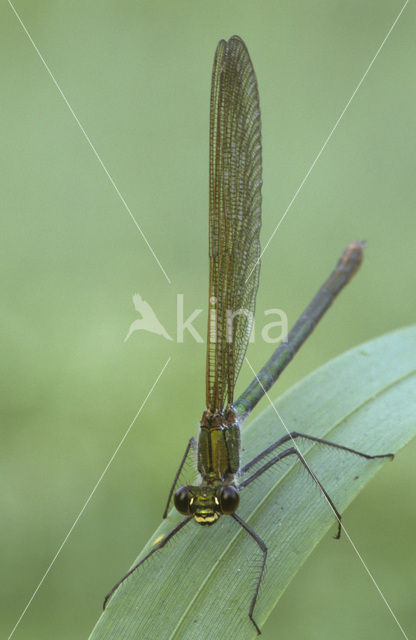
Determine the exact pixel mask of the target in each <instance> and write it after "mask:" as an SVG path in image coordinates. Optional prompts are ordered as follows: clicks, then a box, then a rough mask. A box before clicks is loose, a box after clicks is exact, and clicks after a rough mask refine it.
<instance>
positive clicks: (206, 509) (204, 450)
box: [104, 36, 393, 633]
mask: <svg viewBox="0 0 416 640" xmlns="http://www.w3.org/2000/svg"><path fill="white" fill-rule="evenodd" d="M209 140H210V143H209V302H210V313H209V318H208V338H207V358H206V408H205V410H204V412H203V414H202V419H201V422H200V430H199V438H198V443H197V442H196V440H195V439H194V438H191V439H190V440H189V442H188V445H187V447H186V449H185V453H184V456H183V458H182V461H181V463H180V465H179V469H178V471H177V473H176V475H175V478H174V481H173V484H172V487H171V489H170V492H169V496H168V501H167V504H166V508H165V511H164V514H163V517H164V518H166V516H167V513H168V510H169V508H170V505H171V502H172V498H173V502H174V505H175V507H176V509H177V510H178V511H179V512H180V513H181V514H183V515H184V516H185V518H183V519H182V520H181V521H180V522H179V524H177V525H176V526H175V527H174V528H173V529H172V530H171V531H170V532H169V533H168V534H167V535H165V536H164V537H163V538H162V539H161V540H160V541H159V542H158V543H157V544H156V545H155V546H154V547H153V549H152V550H151V551H150V552H149V553H148V554H147V555H146V556H145V557H144V558H143V559H142V560H141V561H140V562H138V563H137V564H136V565H135V566H133V567H132V569H130V571H129V572H128V573H126V575H125V576H123V578H121V580H119V581H118V582H117V584H116V585H115V586H114V587H113V588H112V589H111V591H110V592H109V593H108V595H107V596H106V598H105V601H104V607H105V605H106V603H107V601H108V599H109V598H110V597H111V595H112V594H113V593H114V591H116V589H117V588H118V587H119V586H120V584H121V583H122V582H123V581H124V580H125V579H126V578H127V577H128V576H130V575H131V574H132V573H133V572H134V571H136V569H137V568H138V567H139V566H141V565H142V564H143V563H144V562H146V560H147V559H148V558H150V556H152V555H153V554H154V553H156V552H157V551H158V550H159V549H161V548H162V547H164V546H165V545H166V543H167V542H168V541H169V540H171V539H172V537H173V536H174V535H175V534H176V533H178V531H180V530H181V529H182V528H183V527H184V526H185V525H187V524H188V523H189V522H191V520H194V521H195V522H196V523H198V524H201V525H213V524H214V523H215V522H216V521H217V520H218V519H219V518H220V517H221V516H222V515H228V516H231V517H232V518H234V520H235V521H236V522H237V523H238V524H239V525H240V526H241V527H242V528H243V529H244V530H245V531H246V532H247V533H248V535H250V536H251V537H252V538H253V540H254V541H255V543H256V544H257V545H258V547H259V548H260V550H261V553H262V563H261V566H260V569H259V573H258V577H257V583H256V587H255V589H254V593H253V596H252V600H251V604H250V608H249V611H248V615H249V618H250V620H251V622H252V623H253V624H254V626H255V628H256V629H257V632H258V633H260V629H259V627H258V625H257V623H256V621H255V619H254V608H255V605H256V601H257V597H258V593H259V588H260V584H261V581H262V577H263V573H264V569H265V566H266V558H267V545H266V543H265V542H264V541H263V540H262V539H261V538H260V537H259V536H258V534H257V533H256V532H255V531H253V529H252V528H251V527H250V526H249V525H248V524H247V523H246V522H245V521H244V520H242V519H241V518H240V516H239V515H238V514H237V513H236V512H237V509H238V505H239V502H240V493H241V491H242V490H244V489H245V488H246V487H247V486H249V485H250V484H251V483H252V482H253V481H254V480H256V478H258V477H259V476H261V475H262V474H263V473H264V472H265V471H267V470H268V469H270V468H271V467H272V466H273V465H275V464H278V463H279V462H280V461H281V460H283V459H284V458H287V457H288V456H295V457H297V458H298V459H299V461H300V462H301V464H303V465H304V467H305V469H306V470H307V472H308V473H309V475H310V477H311V480H312V481H313V482H315V483H316V485H317V486H318V487H319V489H320V491H321V492H322V493H323V495H324V496H325V498H326V499H327V501H328V502H329V504H330V506H331V507H332V509H333V512H334V514H335V516H336V518H337V520H338V530H337V535H336V537H337V538H339V536H340V533H341V515H340V513H339V512H338V510H337V508H336V506H335V504H334V503H333V501H332V500H331V498H330V496H329V495H328V493H327V492H326V490H325V488H324V487H323V486H322V485H321V483H320V482H319V480H318V478H317V477H316V476H315V474H314V473H313V471H312V470H311V469H310V468H309V466H308V465H307V463H306V461H305V459H304V458H303V456H302V455H301V453H300V452H299V449H298V448H297V446H296V442H295V441H296V438H305V439H306V440H309V441H312V442H315V443H320V444H321V445H325V446H328V447H334V448H336V449H341V450H344V451H348V452H350V453H353V454H356V455H357V456H362V457H364V458H367V459H372V458H392V457H393V454H382V455H368V454H366V453H363V452H361V451H356V450H355V449H351V448H349V447H346V446H343V445H341V444H336V443H334V442H329V441H327V440H323V439H321V438H316V437H313V436H311V435H307V434H302V433H298V432H292V433H287V434H286V435H285V436H283V437H282V438H280V439H279V440H277V441H276V442H274V443H272V444H271V445H270V446H269V447H267V448H266V449H265V450H264V451H262V452H261V453H259V454H258V455H257V456H256V457H255V458H253V460H251V461H250V462H248V463H247V464H245V465H244V466H241V465H240V455H241V440H240V424H241V422H242V420H243V419H244V418H245V417H246V416H247V415H248V414H249V413H250V412H251V411H252V409H253V408H254V407H255V405H256V404H257V402H258V401H259V400H260V398H261V397H262V396H263V395H264V394H265V392H266V391H267V390H268V389H270V387H271V386H272V385H273V383H274V382H275V381H276V380H277V378H278V377H279V375H280V374H281V373H282V371H283V370H284V369H285V367H286V366H287V364H288V363H289V362H290V360H291V359H292V358H293V356H294V355H295V353H296V352H297V351H298V349H299V348H300V347H301V345H302V344H303V342H304V341H305V340H306V338H307V337H308V336H309V334H310V333H311V331H312V330H313V329H314V327H315V325H316V324H317V322H318V321H319V320H320V318H321V317H322V316H323V314H324V313H325V311H326V310H327V309H328V307H329V306H330V305H331V303H332V301H333V300H334V298H335V297H336V295H337V294H338V293H339V292H340V291H341V289H342V288H343V287H344V285H346V284H347V283H348V282H349V280H350V279H351V277H352V276H353V275H354V273H355V272H356V270H357V269H358V267H359V266H360V263H361V260H362V256H363V243H361V242H353V243H352V244H350V245H349V246H348V247H347V248H346V249H345V251H344V253H343V255H342V256H341V258H340V260H339V262H338V264H337V266H336V267H335V269H334V271H333V272H332V273H331V275H330V276H329V278H328V280H327V281H326V282H325V283H324V285H323V286H322V287H321V288H320V290H319V291H318V293H317V294H316V296H315V297H314V299H313V300H312V302H311V303H310V304H309V306H308V307H307V308H306V309H305V311H304V312H303V314H302V315H301V316H300V318H299V320H298V321H297V322H296V324H295V325H294V327H293V329H292V330H291V331H290V333H289V334H288V336H287V339H286V340H285V341H284V342H282V343H281V344H280V346H279V347H278V348H277V349H276V351H275V352H274V353H273V354H272V356H271V358H270V359H269V361H268V362H267V363H266V364H265V366H264V367H263V369H262V370H261V371H260V373H259V374H258V376H256V378H255V379H254V380H253V382H252V383H251V384H250V386H249V387H248V388H247V389H246V391H245V392H244V393H243V394H242V395H241V396H240V397H239V398H238V399H237V400H236V401H234V387H235V383H236V380H237V377H238V374H239V372H240V369H241V365H242V363H243V360H244V357H245V353H246V349H247V345H248V341H249V337H250V333H251V330H252V324H253V314H254V308H255V300H256V293H257V288H258V281H259V270H260V241H259V234H260V226H261V185H262V177H261V173H262V162H261V124H260V107H259V96H258V88H257V80H256V75H255V73H254V69H253V65H252V63H251V60H250V56H249V54H248V51H247V48H246V46H245V44H244V42H243V41H242V40H241V38H239V37H238V36H233V37H232V38H230V40H228V42H226V41H224V40H221V41H220V42H219V43H218V46H217V50H216V53H215V59H214V67H213V72H212V85H211V103H210V139H209ZM285 445H287V446H286V447H285V448H283V450H280V451H279V452H278V451H277V450H278V449H281V447H284V446H285ZM274 452H275V454H273V453H274ZM194 453H195V454H196V459H197V468H198V472H199V476H200V479H199V483H198V484H195V485H184V486H180V487H179V488H177V487H178V483H179V478H180V475H181V472H182V469H183V466H184V464H185V462H186V460H187V458H188V456H189V455H192V454H194Z"/></svg>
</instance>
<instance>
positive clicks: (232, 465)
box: [178, 406, 240, 525]
mask: <svg viewBox="0 0 416 640" xmlns="http://www.w3.org/2000/svg"><path fill="white" fill-rule="evenodd" d="M239 467H240V427H239V425H238V422H237V419H236V415H235V413H234V411H233V409H232V407H230V406H229V407H227V408H226V409H225V410H224V411H221V412H216V413H213V412H212V411H210V410H209V409H207V410H206V411H204V413H203V415H202V420H201V423H200V432H199V442H198V471H199V473H200V474H201V484H200V485H191V486H187V487H183V488H181V489H179V492H178V493H179V496H180V497H183V498H185V494H182V491H183V492H186V504H187V505H188V506H189V511H188V512H189V513H191V514H192V515H193V517H194V520H195V521H196V522H198V523H199V524H203V525H210V524H213V523H214V522H216V521H217V520H218V518H219V517H220V515H222V514H224V513H233V512H234V511H235V509H236V508H237V506H238V502H239V499H238V490H237V487H236V481H235V475H236V473H237V472H238V470H239Z"/></svg>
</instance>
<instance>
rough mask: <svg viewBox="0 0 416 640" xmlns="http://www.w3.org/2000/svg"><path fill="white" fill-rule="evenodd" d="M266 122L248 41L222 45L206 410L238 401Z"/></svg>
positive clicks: (254, 277) (214, 111)
mask: <svg viewBox="0 0 416 640" xmlns="http://www.w3.org/2000/svg"><path fill="white" fill-rule="evenodd" d="M261 184H262V178H261V123H260V106H259V95H258V89H257V80H256V75H255V73H254V69H253V65H252V63H251V60H250V56H249V54H248V51H247V48H246V46H245V44H244V42H243V41H242V40H241V39H240V38H239V37H237V36H233V37H232V38H230V40H228V42H225V40H221V41H220V42H219V43H218V46H217V50H216V52H215V58H214V67H213V71H212V85H211V105H210V157H209V200H210V202H209V299H210V305H209V309H210V313H209V316H208V340H207V373H206V383H207V392H206V393H207V408H209V409H211V410H212V411H218V410H222V409H223V408H224V406H225V401H226V399H227V401H228V403H232V401H233V395H234V386H235V382H236V379H237V376H238V374H239V372H240V369H241V365H242V362H243V359H244V355H245V353H246V349H247V344H248V341H249V338H250V333H251V329H252V325H253V316H254V309H255V303H256V294H257V288H258V282H259V270H260V259H259V257H260V240H259V235H260V226H261Z"/></svg>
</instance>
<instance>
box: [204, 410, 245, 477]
mask: <svg viewBox="0 0 416 640" xmlns="http://www.w3.org/2000/svg"><path fill="white" fill-rule="evenodd" d="M239 468H240V427H239V425H238V422H237V418H236V415H235V413H234V411H233V409H232V408H231V407H227V408H226V409H225V410H224V411H221V412H218V413H212V412H211V411H210V410H209V409H207V410H206V411H204V413H203V415H202V420H201V423H200V432H199V441H198V471H199V473H200V474H201V476H202V479H203V480H204V481H205V482H207V483H208V484H209V483H210V479H211V478H212V479H213V480H216V479H217V480H221V481H223V482H232V481H233V480H234V476H235V474H236V473H237V471H238V469H239Z"/></svg>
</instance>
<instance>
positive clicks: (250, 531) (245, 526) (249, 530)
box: [231, 513, 267, 635]
mask: <svg viewBox="0 0 416 640" xmlns="http://www.w3.org/2000/svg"><path fill="white" fill-rule="evenodd" d="M231 516H232V517H233V518H234V520H236V522H238V524H239V525H240V526H241V527H243V529H245V530H246V531H247V533H248V534H250V536H251V537H252V538H253V540H255V541H256V542H257V544H258V545H259V547H260V549H261V551H262V552H263V561H262V563H261V567H260V571H259V575H258V578H257V584H256V589H255V591H254V596H253V598H252V600H251V604H250V609H249V612H248V617H249V618H250V620H251V622H252V623H253V624H254V626H255V627H256V631H257V633H258V634H259V635H260V634H261V631H260V628H259V626H258V625H257V622H256V621H255V620H254V618H253V611H254V607H255V606H256V602H257V597H258V595H259V589H260V584H261V581H262V578H263V573H264V568H265V566H266V560H267V547H266V545H265V543H264V542H263V540H262V539H261V538H260V536H258V535H257V533H256V532H255V531H253V529H252V528H251V527H249V526H248V524H247V523H246V522H244V520H242V519H241V518H240V517H239V516H238V515H237V514H236V513H232V514H231Z"/></svg>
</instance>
